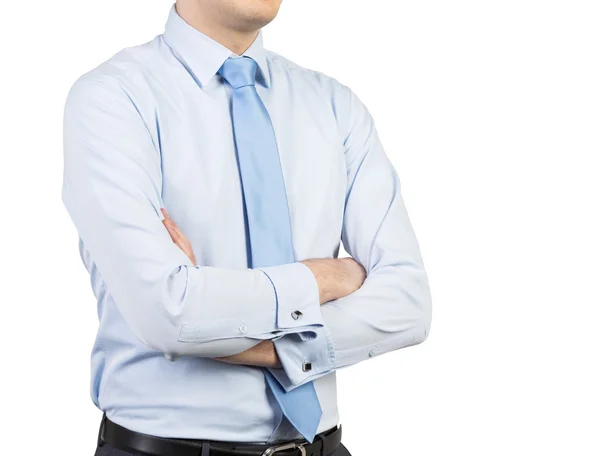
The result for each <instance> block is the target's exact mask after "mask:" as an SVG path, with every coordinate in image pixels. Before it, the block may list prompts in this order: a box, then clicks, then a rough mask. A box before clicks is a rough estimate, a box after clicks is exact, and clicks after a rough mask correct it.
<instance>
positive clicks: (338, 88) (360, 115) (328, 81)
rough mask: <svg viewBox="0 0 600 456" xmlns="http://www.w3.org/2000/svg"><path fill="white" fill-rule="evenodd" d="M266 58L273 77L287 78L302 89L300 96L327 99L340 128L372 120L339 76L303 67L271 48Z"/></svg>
mask: <svg viewBox="0 0 600 456" xmlns="http://www.w3.org/2000/svg"><path fill="white" fill-rule="evenodd" d="M267 59H268V61H269V68H270V70H271V73H272V75H273V76H274V77H277V78H284V79H286V80H287V82H288V84H289V85H290V87H292V90H297V91H301V92H302V96H303V97H311V96H314V97H317V98H318V99H320V100H321V101H322V102H324V103H326V104H327V106H328V107H329V108H330V109H331V111H332V113H333V115H334V116H335V119H336V121H337V124H338V126H339V127H340V129H341V130H342V131H344V132H347V131H348V130H349V129H352V128H353V126H355V125H358V124H361V123H364V122H367V123H369V122H370V121H371V116H370V113H369V111H368V110H367V108H366V106H365V105H364V104H363V102H362V101H361V100H360V98H359V97H358V96H357V95H356V93H355V92H354V91H353V90H352V89H351V88H350V87H349V86H347V85H345V84H343V83H342V82H340V81H339V80H338V79H336V78H334V77H332V76H329V75H327V74H325V73H322V72H320V71H316V70H312V69H309V68H306V67H303V66H301V65H299V64H297V63H295V62H292V61H291V60H289V59H287V58H285V57H283V56H281V55H280V54H277V53H276V52H273V51H267Z"/></svg>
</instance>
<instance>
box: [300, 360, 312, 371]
mask: <svg viewBox="0 0 600 456" xmlns="http://www.w3.org/2000/svg"><path fill="white" fill-rule="evenodd" d="M311 370H312V363H309V362H306V361H305V362H303V363H302V371H303V372H309V371H311Z"/></svg>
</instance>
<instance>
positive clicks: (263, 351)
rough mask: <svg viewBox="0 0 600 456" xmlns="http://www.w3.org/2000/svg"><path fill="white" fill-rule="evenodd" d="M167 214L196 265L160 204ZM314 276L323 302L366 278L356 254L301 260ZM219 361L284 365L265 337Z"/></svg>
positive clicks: (170, 229)
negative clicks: (335, 257) (354, 255)
mask: <svg viewBox="0 0 600 456" xmlns="http://www.w3.org/2000/svg"><path fill="white" fill-rule="evenodd" d="M161 212H162V214H163V216H164V219H163V224H164V225H165V228H166V229H167V231H168V232H169V235H170V236H171V239H172V240H173V242H174V243H175V245H177V247H179V248H180V249H181V251H182V252H183V253H185V255H186V256H187V257H188V258H189V259H190V261H191V262H192V264H193V265H194V266H195V265H197V264H198V262H197V261H196V255H194V249H193V247H192V244H191V242H190V241H189V239H188V238H187V236H186V235H185V234H184V233H183V232H182V231H181V230H180V229H179V227H178V226H177V224H176V223H175V222H174V221H173V219H171V217H169V214H168V213H167V211H166V209H164V208H161ZM301 263H304V264H305V265H306V266H308V268H309V269H310V270H311V272H312V273H313V274H314V276H315V280H316V282H317V287H318V289H319V301H320V304H321V305H323V304H325V303H327V302H329V301H333V300H335V299H339V298H343V297H344V296H347V295H349V294H350V293H353V292H354V291H356V290H357V289H358V288H359V287H360V286H361V285H362V284H363V282H364V281H365V278H366V272H365V268H363V267H362V265H360V264H359V263H357V262H356V261H355V260H354V259H353V258H340V259H333V258H332V259H328V258H325V259H312V260H305V261H301ZM216 359H218V360H219V361H223V362H228V363H232V364H245V365H248V366H259V367H272V368H281V367H282V366H281V362H280V360H279V356H278V355H277V351H276V350H275V344H274V343H273V342H272V341H270V340H263V341H262V342H259V343H258V344H257V345H255V346H254V347H252V348H249V349H247V350H245V351H243V352H241V353H238V354H235V355H230V356H223V357H219V358H216Z"/></svg>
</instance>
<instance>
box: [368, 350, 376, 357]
mask: <svg viewBox="0 0 600 456" xmlns="http://www.w3.org/2000/svg"><path fill="white" fill-rule="evenodd" d="M376 354H377V350H375V349H374V348H373V349H371V350H369V357H371V358H372V357H373V356H375V355H376Z"/></svg>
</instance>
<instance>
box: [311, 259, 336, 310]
mask: <svg viewBox="0 0 600 456" xmlns="http://www.w3.org/2000/svg"><path fill="white" fill-rule="evenodd" d="M302 263H304V264H305V265H306V266H307V267H308V268H309V269H310V270H311V272H312V273H313V275H314V276H315V280H316V282H317V286H318V289H319V300H320V303H321V304H325V303H326V302H329V301H333V300H335V299H338V298H340V297H341V296H342V294H341V288H342V287H341V284H342V283H343V279H344V268H343V267H342V264H341V263H340V261H339V260H338V259H334V258H323V259H312V260H305V261H302Z"/></svg>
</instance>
